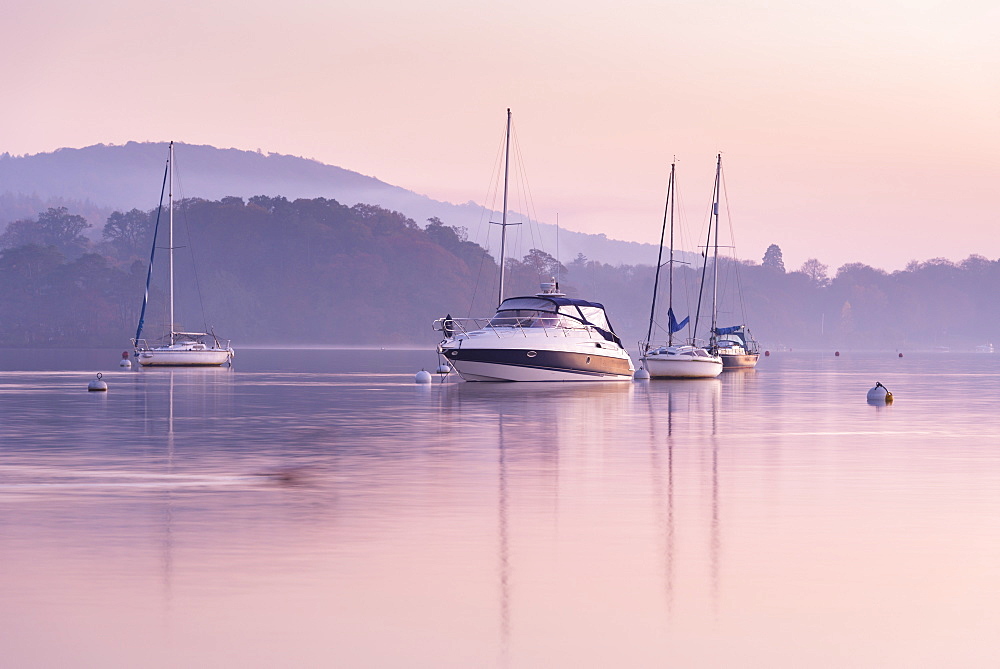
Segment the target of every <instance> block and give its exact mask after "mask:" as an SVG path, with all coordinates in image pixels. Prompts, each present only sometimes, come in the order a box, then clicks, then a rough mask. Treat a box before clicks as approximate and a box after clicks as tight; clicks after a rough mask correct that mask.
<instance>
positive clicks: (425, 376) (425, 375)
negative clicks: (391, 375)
mask: <svg viewBox="0 0 1000 669" xmlns="http://www.w3.org/2000/svg"><path fill="white" fill-rule="evenodd" d="M413 380H414V381H416V382H417V383H430V382H431V373H430V372H428V371H427V370H426V369H421V370H420V371H419V372H417V375H416V376H415V377H414V378H413Z"/></svg>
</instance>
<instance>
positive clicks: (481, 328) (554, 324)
mask: <svg viewBox="0 0 1000 669" xmlns="http://www.w3.org/2000/svg"><path fill="white" fill-rule="evenodd" d="M497 320H500V319H496V318H439V319H437V320H436V321H434V324H433V327H434V330H435V331H436V332H441V333H443V334H444V336H445V337H446V338H448V339H452V338H454V337H458V336H462V335H464V336H466V337H468V336H471V335H472V334H473V333H480V332H489V333H492V334H494V335H496V336H497V337H511V336H516V335H521V336H523V337H527V336H528V335H529V334H531V335H537V334H538V333H539V332H541V333H543V334H544V335H545V336H546V337H593V336H597V337H600V338H601V339H605V337H604V334H603V333H602V332H601V331H600V329H598V328H596V327H594V326H592V325H584V324H582V323H581V324H579V325H567V324H566V323H565V322H564V321H562V322H561V321H560V319H559V318H557V317H553V318H504V319H502V321H503V322H499V323H498V322H497Z"/></svg>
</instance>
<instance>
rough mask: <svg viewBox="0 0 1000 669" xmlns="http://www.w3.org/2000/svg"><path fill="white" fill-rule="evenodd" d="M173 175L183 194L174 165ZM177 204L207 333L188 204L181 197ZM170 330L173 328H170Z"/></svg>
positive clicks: (202, 319) (178, 188)
mask: <svg viewBox="0 0 1000 669" xmlns="http://www.w3.org/2000/svg"><path fill="white" fill-rule="evenodd" d="M174 174H175V179H176V183H177V190H178V191H179V192H181V193H183V192H184V187H183V182H182V181H181V176H180V175H179V174H177V166H176V165H175V166H174ZM179 204H180V205H181V206H180V212H181V220H182V222H183V224H184V234H186V235H187V240H188V243H187V245H188V250H189V251H190V253H191V274H192V275H193V276H194V286H195V290H196V291H197V293H198V306H199V307H200V309H201V321H202V325H204V330H205V332H208V316H206V315H205V300H204V298H203V297H202V294H201V281H200V280H199V279H198V262H197V261H196V259H195V256H194V242H193V240H192V239H191V228H190V226H189V225H188V218H187V209H188V207H189V206H190V202H189V201H188V200H187V199H186V198H183V197H182V198H180V200H179ZM171 329H173V328H172V327H171Z"/></svg>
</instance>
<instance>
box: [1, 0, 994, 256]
mask: <svg viewBox="0 0 1000 669" xmlns="http://www.w3.org/2000/svg"><path fill="white" fill-rule="evenodd" d="M0 16H2V18H3V21H2V25H3V39H2V40H0V74H2V81H3V83H4V92H5V94H4V104H3V105H0V128H2V129H3V132H2V134H0V152H2V151H8V152H10V153H13V154H26V153H38V152H42V151H51V150H53V149H56V148H59V147H64V146H70V147H80V146H86V145H90V144H95V143H116V144H118V143H124V142H127V141H129V140H137V141H162V140H168V139H174V140H177V141H183V142H188V143H195V144H212V145H215V146H219V147H236V148H243V149H257V148H260V149H262V150H264V151H271V152H276V153H286V154H293V155H301V156H306V157H310V158H315V159H317V160H320V161H322V162H325V163H330V164H334V165H339V166H341V167H345V168H348V169H352V170H356V171H358V172H361V173H364V174H369V175H372V176H376V177H378V178H380V179H382V180H384V181H387V182H389V183H392V184H395V185H399V186H402V187H405V188H409V189H411V190H415V191H417V192H421V193H425V194H427V195H429V196H431V197H434V198H437V199H444V200H450V201H454V202H465V201H468V200H475V201H477V202H482V201H483V199H484V197H485V195H486V191H487V187H488V185H489V182H490V172H491V169H492V165H493V160H494V158H495V155H496V149H497V145H498V142H499V139H500V134H501V133H502V128H503V122H504V113H505V109H506V108H507V107H511V108H512V109H513V111H514V122H515V126H516V128H517V133H518V136H519V143H520V147H521V150H522V153H523V156H524V161H525V167H526V170H527V174H528V177H529V180H530V186H531V189H532V194H533V197H534V203H535V209H536V211H537V214H538V216H539V217H540V218H541V219H542V220H545V221H548V222H555V216H556V213H557V212H558V213H559V217H560V222H561V223H562V225H563V226H564V227H567V228H570V229H575V230H581V231H584V232H605V233H607V234H608V236H610V237H615V238H620V239H630V240H638V241H648V242H655V241H656V240H657V239H658V235H659V229H658V226H659V220H660V217H661V215H662V214H661V209H662V206H663V204H662V199H663V192H664V189H665V184H666V176H667V171H668V166H669V162H670V159H671V157H672V156H673V155H675V154H676V155H677V156H678V158H679V159H680V168H679V169H680V170H681V177H680V184H681V188H682V189H683V196H684V199H685V200H686V201H687V202H688V204H689V205H691V211H690V213H689V215H688V217H689V219H691V220H692V221H694V222H696V223H700V220H701V215H702V212H703V210H704V208H705V206H704V205H703V204H702V201H705V202H707V198H708V197H709V193H710V188H711V178H712V168H713V164H714V156H715V154H716V153H717V152H719V151H721V152H722V153H723V155H724V159H723V160H724V164H725V168H726V176H727V184H728V192H729V201H730V204H731V210H732V216H733V224H734V226H735V230H736V238H737V239H736V241H737V244H738V246H739V255H740V256H741V257H743V258H749V259H754V260H758V261H759V260H760V258H761V256H762V255H763V252H764V249H765V248H766V247H767V245H769V244H771V243H777V244H778V245H779V246H781V248H782V249H783V251H784V254H785V262H786V265H787V266H788V267H789V268H797V267H798V266H799V265H800V264H801V263H802V262H803V261H804V260H806V259H807V258H810V257H816V258H819V259H820V260H821V261H823V262H825V263H827V264H829V265H830V266H831V270H833V269H835V268H836V267H837V266H839V265H840V264H843V263H845V262H854V261H858V262H866V263H869V264H872V265H876V266H880V267H884V268H887V269H897V268H901V267H903V266H904V265H905V264H906V263H907V261H909V260H911V259H919V260H926V259H928V258H933V257H938V256H944V257H948V258H951V259H955V260H961V259H963V258H965V257H966V256H968V255H969V254H971V253H980V254H983V255H986V256H987V257H989V258H993V259H996V258H997V257H1000V216H998V214H997V208H996V203H995V201H994V200H995V199H994V197H993V195H994V193H995V191H996V188H997V184H998V183H1000V40H998V39H997V38H996V35H997V31H998V29H1000V5H997V3H995V2H987V1H985V0H974V1H971V2H943V1H934V0H906V1H905V2H904V1H902V0H882V1H878V0H875V1H872V0H868V1H860V0H846V1H842V2H837V3H829V2H822V3H821V2H814V1H811V0H774V1H764V0H759V1H753V0H749V1H748V0H656V1H649V0H642V1H640V0H625V1H620V2H614V3H612V2H587V1H580V0H576V1H574V2H569V1H568V0H565V1H564V0H536V1H535V2H532V3H523V4H522V5H511V4H510V3H485V2H479V3H476V2H468V0H466V1H464V2H459V1H457V0H447V1H440V0H430V1H429V2H422V3H413V2H402V1H399V0H373V1H369V2H364V3H360V2H359V3H351V4H350V5H347V4H343V3H337V2H334V3H329V4H328V5H326V6H318V4H317V3H312V2H302V1H301V0H286V1H285V2H279V3H275V2H262V1H261V0H242V1H241V2H233V1H230V0H223V1H213V2H208V3H206V2H203V1H202V2H190V1H178V2H171V3H137V2H126V1H111V0H95V1H94V2H89V3H79V2H68V1H65V0H60V1H46V0H40V1H39V0H33V1H31V2H28V1H26V0H8V1H7V2H6V3H5V4H4V8H3V9H2V10H0ZM0 189H2V184H0Z"/></svg>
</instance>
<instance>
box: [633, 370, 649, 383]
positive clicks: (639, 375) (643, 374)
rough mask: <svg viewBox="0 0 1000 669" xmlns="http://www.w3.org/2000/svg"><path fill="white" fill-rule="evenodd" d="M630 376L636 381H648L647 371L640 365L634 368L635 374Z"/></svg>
mask: <svg viewBox="0 0 1000 669" xmlns="http://www.w3.org/2000/svg"><path fill="white" fill-rule="evenodd" d="M632 378H633V379H635V380H636V381H648V380H649V372H647V371H646V370H645V369H643V368H642V367H640V368H639V369H637V370H635V374H633V375H632Z"/></svg>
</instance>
